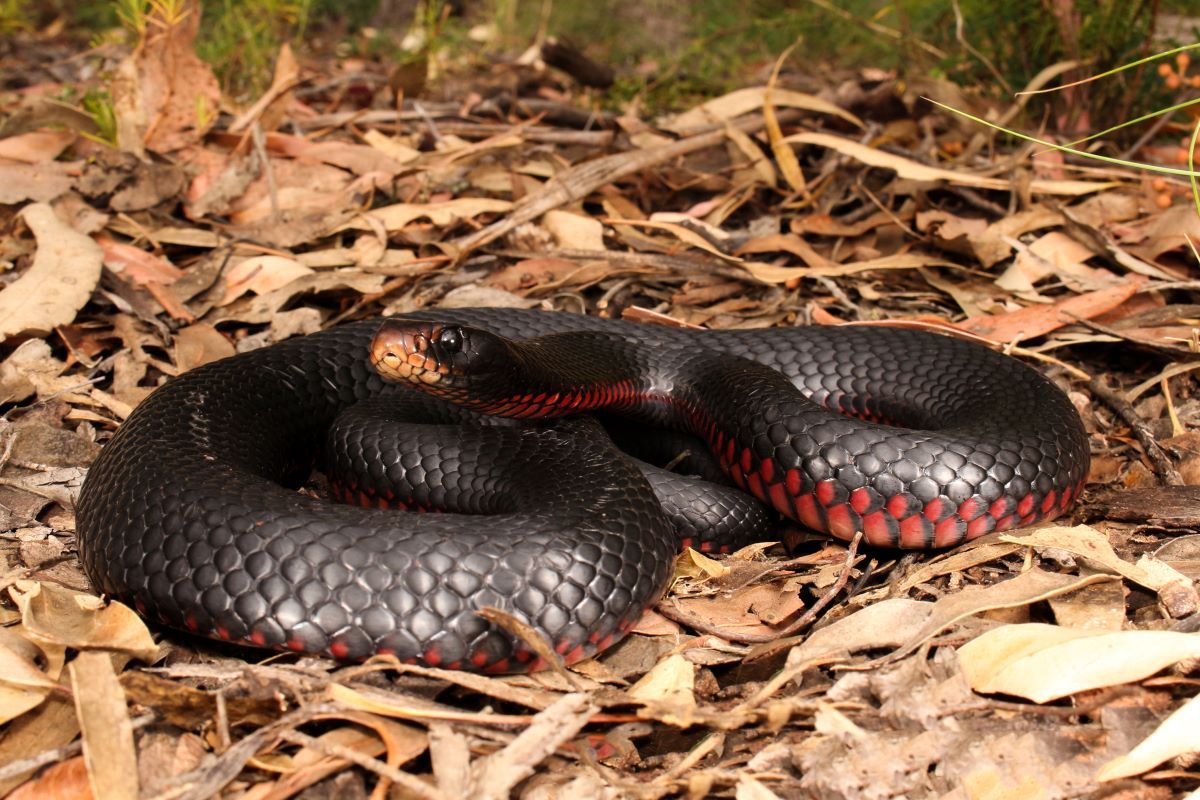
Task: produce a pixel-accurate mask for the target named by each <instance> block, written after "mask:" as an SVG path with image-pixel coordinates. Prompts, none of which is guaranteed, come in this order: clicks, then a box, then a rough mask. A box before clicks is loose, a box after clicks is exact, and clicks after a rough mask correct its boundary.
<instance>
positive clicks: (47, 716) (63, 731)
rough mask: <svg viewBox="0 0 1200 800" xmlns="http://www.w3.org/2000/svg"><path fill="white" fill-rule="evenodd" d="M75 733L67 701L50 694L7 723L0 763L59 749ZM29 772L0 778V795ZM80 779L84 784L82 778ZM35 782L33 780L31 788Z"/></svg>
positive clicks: (75, 721) (0, 741)
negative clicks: (29, 709) (27, 711)
mask: <svg viewBox="0 0 1200 800" xmlns="http://www.w3.org/2000/svg"><path fill="white" fill-rule="evenodd" d="M78 732H79V722H78V719H77V718H76V716H75V706H74V705H73V704H72V703H71V699H70V698H69V697H63V696H59V695H50V696H49V697H47V698H46V700H45V702H43V703H42V704H41V705H39V706H38V707H37V708H35V709H34V710H33V711H31V712H29V713H27V714H25V715H24V716H22V717H18V718H17V719H14V720H13V721H12V722H10V723H8V724H7V727H6V728H5V732H4V737H3V738H0V764H13V763H16V762H17V761H22V760H24V759H27V758H31V757H33V756H35V755H37V754H38V753H42V752H45V751H46V750H52V749H54V748H56V747H62V746H63V745H65V744H67V743H68V742H70V741H71V740H72V739H74V738H75V735H76V734H77V733H78ZM81 763H82V762H81ZM33 771H34V770H33V769H29V770H26V771H25V772H24V773H19V774H17V775H14V776H12V777H11V778H7V779H0V795H3V794H4V793H6V792H8V791H9V790H10V789H12V788H13V787H15V786H17V785H19V784H20V783H21V782H22V781H24V780H25V779H26V778H27V777H28V776H29V775H30V773H32V772H33ZM84 779H85V783H86V775H85V776H84ZM36 783H37V782H36V781H34V783H33V784H31V785H36ZM10 796H11V795H10ZM26 796H27V797H32V798H37V799H38V800H40V799H41V798H42V797H45V796H46V795H42V794H38V793H36V792H34V793H31V794H29V795H26Z"/></svg>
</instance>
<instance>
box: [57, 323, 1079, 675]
mask: <svg viewBox="0 0 1200 800" xmlns="http://www.w3.org/2000/svg"><path fill="white" fill-rule="evenodd" d="M411 320H433V321H435V323H434V324H425V323H422V325H423V327H422V326H420V325H419V326H417V328H416V329H417V330H424V331H425V332H426V333H425V334H420V333H417V334H413V333H412V332H411V331H409V332H407V333H405V332H403V331H401V333H402V335H400V339H402V340H404V341H407V342H409V343H410V344H411V343H412V342H414V341H415V342H416V343H417V344H418V345H421V346H424V347H425V348H426V349H425V352H424V353H422V354H417V355H415V356H413V357H412V358H409V359H408V361H410V362H411V364H409V365H408V366H403V369H402V371H405V372H407V373H411V372H413V370H412V369H410V367H411V366H412V365H413V364H417V363H421V359H422V358H426V359H430V360H429V361H428V362H427V363H428V364H432V365H434V367H436V366H437V364H438V359H439V358H440V357H444V358H443V359H442V360H443V361H447V362H455V360H456V359H458V358H460V357H467V356H471V357H475V356H478V355H479V353H472V352H470V350H471V349H472V348H474V349H475V350H479V351H482V352H483V354H484V355H488V354H489V351H497V353H499V355H501V356H504V357H507V358H510V359H515V361H510V362H508V363H507V364H506V365H505V366H504V367H503V368H499V369H492V370H489V369H484V370H483V372H484V373H488V372H489V371H490V372H494V373H495V374H496V375H497V376H499V377H500V378H501V380H500V382H499V388H496V389H493V390H491V391H492V394H491V396H490V397H489V398H487V399H486V400H483V399H475V400H473V399H472V397H471V396H459V397H457V398H455V399H457V400H458V401H459V402H465V403H467V404H472V403H473V404H474V405H477V406H486V407H487V409H488V410H490V411H500V412H502V413H505V414H508V415H509V416H541V415H546V414H551V415H557V414H561V413H564V412H565V411H570V410H574V411H577V410H583V409H586V408H589V407H596V406H601V405H607V406H611V407H617V408H623V409H625V410H626V411H629V412H632V413H635V414H639V415H640V416H642V417H643V418H648V419H653V420H657V421H660V422H662V421H666V422H667V423H668V424H675V425H680V426H683V427H687V428H689V429H690V430H692V431H693V432H694V433H696V434H697V435H699V436H701V437H702V438H704V439H705V440H706V441H707V442H708V444H709V446H710V447H711V448H712V450H713V451H714V454H715V455H716V456H717V458H718V459H719V460H720V461H721V464H722V466H723V468H724V469H725V470H726V471H727V472H728V474H729V475H730V477H731V478H732V480H733V482H734V483H736V484H737V485H738V486H740V487H742V488H744V489H745V490H747V491H749V492H750V493H751V494H753V495H754V496H756V497H758V498H759V499H760V500H762V501H763V502H765V503H767V504H769V505H771V506H773V507H774V508H775V509H776V510H778V511H780V512H781V513H783V514H785V515H787V516H789V517H792V518H793V519H797V520H799V521H800V522H803V523H804V524H806V525H808V526H810V527H813V528H816V529H818V530H822V531H826V532H828V533H831V534H832V535H834V536H838V537H841V538H848V537H849V536H851V535H853V534H854V533H855V532H856V531H859V530H861V531H863V532H864V534H865V537H866V539H867V541H868V542H870V543H872V544H876V545H882V546H900V547H941V546H947V545H952V544H956V543H958V542H960V541H963V540H965V539H967V538H971V537H974V536H978V535H982V534H983V533H987V532H989V531H992V530H997V529H1003V528H1007V527H1014V526H1017V525H1023V524H1029V523H1031V522H1035V521H1038V520H1040V519H1045V518H1049V517H1052V516H1055V515H1057V514H1059V513H1061V512H1062V511H1063V510H1064V509H1066V508H1067V507H1068V506H1069V505H1070V504H1071V502H1073V500H1074V499H1075V498H1076V497H1077V496H1078V493H1079V491H1080V489H1081V486H1082V482H1083V480H1084V477H1085V475H1086V472H1087V466H1088V449H1087V440H1086V436H1085V433H1084V431H1083V427H1082V425H1081V423H1080V421H1079V418H1078V416H1077V414H1076V412H1075V410H1074V408H1073V407H1072V406H1071V404H1070V402H1069V401H1068V400H1067V398H1066V397H1065V395H1063V394H1062V393H1061V392H1060V391H1059V390H1058V389H1057V388H1056V387H1054V386H1053V384H1051V383H1050V382H1049V381H1047V380H1046V379H1045V378H1043V377H1042V376H1041V375H1039V374H1038V373H1037V372H1035V371H1034V370H1032V369H1030V368H1028V367H1026V366H1024V365H1023V364H1020V363H1019V362H1017V361H1015V360H1013V359H1009V358H1006V357H1004V356H1001V355H998V354H995V353H992V352H990V351H988V350H986V349H984V348H982V347H979V346H976V345H972V344H969V343H966V342H962V341H958V340H955V339H950V338H947V337H942V336H938V335H933V334H927V333H920V332H914V331H904V330H896V329H879V328H790V329H772V330H752V331H723V332H705V333H696V332H690V331H680V330H672V329H662V328H657V327H648V326H637V325H631V324H628V323H620V322H614V321H607V320H599V319H594V318H588V317H582V316H575V315H569V314H554V313H542V312H535V311H519V310H511V309H475V310H462V311H442V312H423V313H421V314H417V315H411V316H410V317H408V318H406V319H405V321H402V322H401V323H400V324H399V325H398V326H397V329H398V330H399V329H403V328H405V326H406V325H408V321H411ZM464 325H465V326H468V327H459V326H464ZM408 327H409V328H411V327H412V326H411V325H408ZM379 329H380V323H379V322H378V321H367V322H360V323H353V324H349V325H345V326H341V327H338V328H334V329H331V330H328V331H324V332H322V333H318V334H314V335H311V336H306V337H301V338H298V339H293V340H289V341H286V342H283V343H280V344H277V345H274V346H271V347H267V348H263V349H261V350H257V351H253V352H249V353H245V354H241V355H238V356H235V357H233V358H230V359H226V360H223V361H220V362H216V363H213V364H209V365H206V366H204V367H201V368H199V369H196V370H193V371H191V372H189V373H186V374H184V375H182V376H180V377H179V378H177V379H174V380H172V381H170V382H169V383H167V384H166V385H165V386H163V387H162V388H160V389H158V390H157V391H155V392H154V393H153V394H152V395H151V396H150V397H149V398H148V399H147V400H146V401H145V402H144V403H142V404H141V405H140V406H139V407H138V408H137V409H136V411H135V412H134V413H133V414H132V415H131V416H130V417H129V419H128V420H127V421H126V423H125V424H124V425H123V426H122V428H121V429H120V431H118V433H117V435H116V436H115V437H114V438H113V440H112V441H111V442H110V443H109V444H108V445H107V446H106V447H105V448H104V450H103V452H102V453H101V455H100V457H99V458H98V459H97V461H96V462H95V464H94V465H93V466H92V468H91V470H90V472H89V474H88V477H87V479H86V481H85V483H84V487H83V490H82V493H81V495H80V498H79V502H78V506H77V528H78V537H79V547H80V553H81V556H82V559H83V564H84V567H85V570H86V572H87V574H88V576H89V578H90V579H91V580H92V581H93V583H94V584H95V585H96V586H97V587H98V588H99V589H100V590H102V591H104V592H106V593H108V594H109V595H112V596H114V597H116V598H118V599H122V600H125V601H129V602H131V603H132V604H134V605H135V606H136V607H137V608H138V610H139V611H140V612H141V613H143V614H144V615H146V616H148V617H150V618H153V619H158V620H160V621H161V622H163V623H165V624H167V625H171V626H174V627H179V628H183V629H186V630H190V631H193V632H198V633H201V634H204V635H208V636H213V637H216V638H220V639H224V640H230V641H236V642H243V643H247V644H252V645H256V646H261V647H270V648H275V649H291V650H296V651H301V652H309V653H326V654H330V655H333V656H335V657H339V658H351V659H358V658H364V657H367V656H369V655H371V654H375V653H392V654H395V655H396V656H397V657H399V658H401V659H406V660H412V661H419V662H422V663H425V664H430V665H441V666H449V667H454V668H464V669H482V670H491V671H512V670H520V669H529V668H533V667H536V666H538V664H537V663H536V662H537V658H536V656H534V655H533V654H532V653H531V652H530V650H529V649H528V648H527V647H526V646H525V645H524V644H523V643H522V642H520V641H519V640H517V639H514V638H513V637H512V636H510V635H509V634H508V633H506V632H504V631H503V630H501V629H500V628H498V627H496V626H494V625H493V624H491V623H489V622H487V621H486V620H484V619H482V618H481V617H480V616H478V615H477V614H476V611H477V610H478V609H480V608H482V607H484V606H493V607H497V608H500V609H501V610H504V611H508V612H510V613H512V614H514V615H516V616H518V617H520V618H523V619H524V620H526V621H527V622H529V623H530V624H532V625H533V626H534V627H535V628H536V629H537V630H539V631H540V632H542V633H543V634H544V635H545V636H546V637H547V638H548V639H549V640H550V641H551V642H553V643H554V645H555V647H556V648H557V650H558V651H559V652H560V653H562V654H563V655H564V656H566V658H567V660H568V661H573V660H577V659H579V658H582V657H584V656H586V655H589V654H591V653H593V652H595V651H597V650H599V649H602V648H603V647H605V646H607V645H608V644H610V643H611V642H612V641H614V640H616V639H617V638H619V637H620V636H621V635H622V634H623V633H624V632H625V631H626V630H627V629H628V628H629V627H630V626H631V625H632V623H633V622H635V621H636V620H637V618H638V616H639V615H640V614H641V612H642V611H643V610H644V609H645V607H646V606H647V605H648V604H650V603H652V602H653V601H654V600H655V599H656V598H657V597H658V596H659V595H660V594H661V592H662V591H663V588H664V586H665V583H666V580H667V578H668V575H669V571H670V562H671V555H672V553H673V552H674V551H675V549H676V548H677V540H676V538H675V534H674V533H673V532H672V530H671V529H670V526H669V525H668V523H667V521H666V519H665V517H664V516H663V513H662V512H661V510H660V509H659V506H658V503H657V501H656V500H655V499H654V497H653V495H652V493H651V492H650V490H649V489H648V487H647V484H646V480H645V479H644V478H643V477H642V474H641V473H640V472H639V471H638V470H637V469H636V468H634V467H633V466H631V464H630V463H629V462H628V461H627V460H626V459H624V458H623V457H621V456H619V455H617V454H616V453H615V452H614V450H613V448H612V446H611V445H610V444H609V443H608V442H607V441H606V440H605V438H604V437H603V436H601V435H598V432H597V430H596V429H595V428H594V427H593V423H589V422H586V421H582V420H558V421H553V422H552V423H542V424H533V425H526V426H503V425H468V426H467V427H466V428H465V429H463V428H457V429H449V428H447V427H445V426H433V427H428V428H419V429H415V430H414V431H413V432H412V433H411V435H409V436H406V437H405V438H404V440H403V441H392V442H385V443H383V444H379V445H368V446H367V453H366V454H369V455H372V456H373V458H374V460H375V462H376V463H375V464H373V465H365V466H364V467H363V470H364V471H365V473H366V474H370V473H379V474H382V473H384V472H387V471H389V470H390V469H392V468H393V467H395V468H397V469H398V468H399V467H401V466H402V467H405V468H407V470H408V471H407V476H406V477H405V478H404V479H403V480H406V481H408V483H409V484H410V487H409V489H408V490H407V491H408V492H409V495H410V497H409V500H410V502H413V498H416V499H417V500H419V502H415V503H414V504H417V505H426V504H428V505H438V506H440V507H444V508H447V509H449V511H451V512H458V511H484V512H489V515H488V516H466V515H463V514H460V513H443V514H403V513H399V512H395V511H390V510H383V509H379V508H363V507H354V506H349V505H341V504H333V503H329V502H326V501H323V500H320V499H316V498H313V497H311V496H308V495H307V494H304V493H302V492H297V491H296V490H295V487H296V486H298V485H300V484H301V483H302V482H303V481H304V480H305V479H306V478H307V476H308V473H309V471H310V469H311V465H312V463H313V459H314V455H315V453H316V451H317V450H318V449H320V442H321V441H322V439H323V436H324V431H325V430H326V429H327V428H328V427H329V426H330V424H331V423H332V422H333V420H334V419H335V417H337V416H338V414H339V413H341V412H343V411H344V410H345V409H347V408H348V407H350V406H353V405H355V404H359V403H363V402H365V401H374V400H376V399H379V398H383V399H394V400H396V401H397V402H399V403H400V404H404V403H408V402H409V399H410V398H412V397H413V393H412V390H411V389H410V388H408V387H406V386H404V385H401V384H393V383H388V382H385V381H384V380H383V379H382V378H381V377H380V376H379V374H378V373H377V372H376V370H375V369H374V368H373V367H372V364H371V361H370V359H369V358H368V352H369V350H370V348H371V347H372V342H373V340H374V339H375V337H376V333H377V332H378V331H379ZM447 329H449V330H451V331H452V333H453V337H452V336H450V335H449V334H443V333H442V332H443V331H445V330H447ZM481 329H482V331H488V332H492V333H494V334H498V335H500V336H503V337H508V338H509V339H512V340H514V341H515V342H516V344H515V345H509V344H506V343H505V342H504V341H503V340H496V339H494V337H490V336H488V335H487V334H485V333H483V332H481ZM561 334H570V335H565V336H564V335H561ZM381 336H382V334H381ZM405 337H407V338H405ZM455 337H456V338H455ZM452 339H453V341H452ZM464 339H465V340H467V341H466V342H464V341H463V340H464ZM526 340H531V341H526ZM447 345H453V346H451V347H447ZM500 351H503V352H500ZM392 355H393V357H394V356H395V354H392ZM493 355H495V353H493ZM376 358H377V360H381V359H383V356H382V355H380V354H378V353H377V356H376ZM406 358H408V357H407V356H405V355H404V354H403V353H402V354H400V359H401V360H404V359H406ZM564 359H565V361H566V364H565V367H563V369H564V371H563V372H555V371H554V370H555V369H557V368H558V367H556V366H555V365H556V364H562V362H563V361H564ZM514 364H515V366H513V365H514ZM761 365H765V367H766V368H764V367H763V366H761ZM384 366H386V364H384ZM451 366H455V365H454V364H453V363H451ZM768 368H769V369H768ZM416 372H421V370H416ZM514 375H517V376H519V377H520V379H521V380H524V381H530V380H532V381H540V382H542V384H543V385H542V386H540V387H539V386H529V385H525V386H523V387H522V386H521V385H515V386H509V385H507V384H505V383H504V380H506V379H512V378H513V376H514ZM505 376H507V377H505ZM408 377H409V379H410V380H415V381H417V382H421V381H422V380H423V381H425V383H426V384H427V386H426V388H431V387H432V388H435V389H439V390H440V391H441V392H442V393H443V394H447V395H449V396H451V397H453V396H454V395H455V394H456V392H457V393H460V394H461V392H460V389H461V385H460V384H457V383H455V382H454V381H452V380H451V379H450V378H446V379H444V380H439V379H438V378H435V377H433V375H432V373H429V372H427V371H426V372H425V373H424V377H423V378H422V377H421V375H419V374H418V375H415V376H414V375H412V374H410V375H409V376H408ZM436 384H440V386H438V385H436ZM463 385H468V388H470V390H471V391H476V390H477V388H478V387H476V386H475V385H474V384H472V383H471V382H470V381H468V382H467V384H463ZM806 396H807V397H806ZM417 405H420V404H419V403H418V404H417ZM829 409H833V410H829ZM838 412H842V413H838ZM848 415H851V416H848ZM888 423H893V424H888ZM900 424H903V425H905V426H906V427H896V425H900ZM373 491H375V490H373ZM378 491H380V492H382V491H383V490H382V489H380V490H378ZM345 493H352V492H350V491H348V490H347V491H346V492H345ZM362 499H363V501H364V502H367V503H368V504H370V503H373V501H374V500H375V496H374V495H371V496H370V497H368V496H367V495H366V494H363V497H362Z"/></svg>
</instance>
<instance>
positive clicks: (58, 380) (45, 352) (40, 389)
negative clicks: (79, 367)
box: [0, 339, 79, 403]
mask: <svg viewBox="0 0 1200 800" xmlns="http://www.w3.org/2000/svg"><path fill="white" fill-rule="evenodd" d="M66 368H67V365H66V364H65V363H64V362H62V361H59V360H58V359H57V358H55V357H54V351H52V350H51V349H50V345H49V344H47V343H46V340H45V339H28V340H26V341H24V342H21V344H20V345H18V346H17V348H16V349H15V350H13V351H12V353H11V354H10V355H9V356H8V358H6V359H4V361H2V362H0V403H16V402H20V401H21V400H25V399H26V398H28V397H29V396H30V395H32V394H34V393H35V392H36V393H37V395H38V396H39V397H45V396H49V395H52V394H56V393H58V392H61V391H64V390H67V389H70V388H72V387H74V386H77V385H78V384H79V381H78V379H77V378H75V377H74V376H68V377H65V378H63V377H60V376H61V375H62V373H63V371H64V370H66Z"/></svg>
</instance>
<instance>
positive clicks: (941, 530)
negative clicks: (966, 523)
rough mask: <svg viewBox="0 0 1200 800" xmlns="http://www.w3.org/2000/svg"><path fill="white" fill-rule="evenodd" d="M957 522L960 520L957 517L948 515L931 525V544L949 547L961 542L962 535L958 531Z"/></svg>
mask: <svg viewBox="0 0 1200 800" xmlns="http://www.w3.org/2000/svg"><path fill="white" fill-rule="evenodd" d="M959 524H960V520H959V519H958V518H957V517H950V518H948V519H944V520H942V521H941V522H939V523H938V524H937V525H935V526H934V527H933V546H934V547H949V546H950V545H954V544H958V543H959V542H961V541H962V538H963V537H962V534H961V533H959Z"/></svg>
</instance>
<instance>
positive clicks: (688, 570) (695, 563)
mask: <svg viewBox="0 0 1200 800" xmlns="http://www.w3.org/2000/svg"><path fill="white" fill-rule="evenodd" d="M728 574H729V567H727V566H725V565H724V564H722V563H721V562H720V561H717V560H716V559H715V558H709V557H708V556H706V555H704V554H703V553H701V552H699V551H697V550H693V549H692V548H690V547H689V548H687V549H686V550H684V551H683V552H682V553H680V554H679V555H678V556H676V557H675V580H679V579H680V578H692V579H693V580H704V579H708V578H724V577H725V576H726V575H728Z"/></svg>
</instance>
